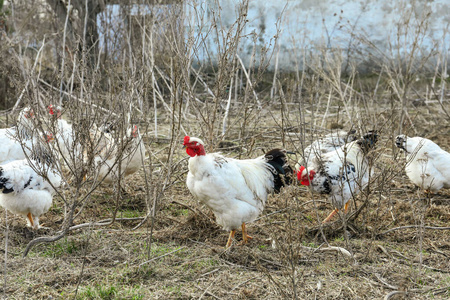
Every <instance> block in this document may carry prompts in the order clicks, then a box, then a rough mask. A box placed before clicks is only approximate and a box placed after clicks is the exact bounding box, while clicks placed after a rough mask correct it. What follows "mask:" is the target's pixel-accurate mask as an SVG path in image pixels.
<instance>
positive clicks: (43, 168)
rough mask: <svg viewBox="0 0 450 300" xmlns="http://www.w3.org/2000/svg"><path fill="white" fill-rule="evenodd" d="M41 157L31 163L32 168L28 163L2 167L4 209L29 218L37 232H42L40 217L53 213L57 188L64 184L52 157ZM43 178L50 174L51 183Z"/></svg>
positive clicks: (1, 202) (0, 201) (0, 200)
mask: <svg viewBox="0 0 450 300" xmlns="http://www.w3.org/2000/svg"><path fill="white" fill-rule="evenodd" d="M40 154H41V157H39V158H38V157H37V156H35V157H34V158H35V159H32V160H30V162H31V163H32V164H31V165H30V162H29V161H28V160H26V159H23V160H15V161H12V162H9V163H6V164H3V165H0V189H1V190H2V193H1V194H0V205H1V206H3V207H4V208H6V209H8V210H9V211H11V212H12V213H14V214H18V215H22V216H24V217H26V218H27V223H28V225H29V226H31V227H32V228H33V229H39V217H40V216H41V215H42V214H44V213H46V212H47V211H48V210H49V209H50V206H51V205H52V199H53V194H54V192H55V190H54V188H58V187H60V186H61V182H62V179H61V176H60V174H59V173H58V171H57V170H56V169H53V168H52V164H51V162H50V161H49V157H48V156H46V155H45V153H40ZM32 166H34V169H33V167H32ZM35 170H38V171H39V172H36V171H35ZM40 174H46V177H47V179H48V181H47V179H44V178H43V177H42V176H41V175H40ZM50 183H51V184H50ZM52 185H53V187H52Z"/></svg>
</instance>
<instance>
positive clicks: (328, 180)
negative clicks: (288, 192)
mask: <svg viewBox="0 0 450 300" xmlns="http://www.w3.org/2000/svg"><path fill="white" fill-rule="evenodd" d="M377 139H378V136H377V134H376V132H373V131H370V132H369V133H367V134H366V135H364V136H363V137H362V138H360V139H358V140H356V141H353V142H350V143H347V144H345V145H344V146H342V147H340V148H338V149H336V150H333V151H331V152H328V153H324V154H322V155H321V157H320V159H318V158H317V157H315V158H314V159H312V160H310V161H309V165H308V166H307V167H305V166H300V168H299V170H298V171H297V178H298V180H299V181H300V183H301V184H302V185H305V186H310V188H311V190H312V191H313V192H317V193H321V194H327V195H328V197H329V200H330V201H331V202H332V204H333V206H334V207H335V210H333V212H332V213H331V214H330V215H329V216H328V217H327V218H326V219H325V220H323V223H326V222H328V221H330V220H331V218H332V217H333V216H334V215H335V214H336V213H337V212H338V211H339V210H340V209H342V207H344V209H345V211H347V209H348V204H349V200H350V199H351V198H352V196H353V195H357V194H358V193H359V192H360V191H361V190H362V189H364V188H365V187H366V186H367V184H368V183H369V178H370V176H371V174H372V170H371V166H370V165H369V161H368V159H367V153H368V152H369V151H370V150H371V149H372V148H374V146H375V144H376V142H377Z"/></svg>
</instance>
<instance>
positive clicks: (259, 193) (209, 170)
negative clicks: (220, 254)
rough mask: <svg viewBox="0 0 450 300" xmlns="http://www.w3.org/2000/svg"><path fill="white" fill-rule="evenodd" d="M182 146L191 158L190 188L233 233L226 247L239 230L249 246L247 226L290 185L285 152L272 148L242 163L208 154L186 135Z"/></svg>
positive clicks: (219, 221)
mask: <svg viewBox="0 0 450 300" xmlns="http://www.w3.org/2000/svg"><path fill="white" fill-rule="evenodd" d="M183 145H184V146H185V147H186V152H187V154H188V155H189V156H190V158H189V173H188V175H187V180H186V184H187V187H188V188H189V191H190V192H191V193H192V194H193V195H194V196H195V197H196V198H197V199H198V200H199V201H200V202H202V203H204V204H206V206H208V207H209V208H210V209H211V210H212V211H213V212H214V215H215V216H216V221H217V223H218V224H219V225H221V226H222V227H223V229H224V230H227V231H230V235H229V238H228V242H227V244H226V248H229V247H230V246H231V244H232V241H233V239H234V235H235V233H236V230H237V229H238V228H239V227H241V228H242V238H243V243H247V241H248V239H251V237H250V236H249V235H248V234H247V231H246V223H249V222H252V221H254V220H255V219H256V218H257V217H258V216H259V215H260V214H261V212H262V211H263V209H264V206H265V204H266V200H267V196H268V195H269V194H270V193H272V192H279V191H280V188H281V187H282V186H283V185H285V184H289V183H290V182H291V177H290V176H291V175H292V174H293V171H292V169H291V168H290V167H289V165H288V164H287V158H286V152H285V151H284V150H281V149H273V150H271V151H269V152H267V153H266V154H265V155H263V156H260V157H258V158H255V159H243V160H239V159H233V158H228V157H225V156H223V155H221V154H220V153H209V154H207V153H206V152H205V148H204V143H203V141H202V140H200V139H199V138H195V137H189V136H186V137H184V143H183Z"/></svg>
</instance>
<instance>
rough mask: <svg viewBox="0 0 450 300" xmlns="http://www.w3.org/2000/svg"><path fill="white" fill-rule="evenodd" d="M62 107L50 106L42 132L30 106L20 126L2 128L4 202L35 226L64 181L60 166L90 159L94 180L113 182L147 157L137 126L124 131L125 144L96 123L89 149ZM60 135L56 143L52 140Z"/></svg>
mask: <svg viewBox="0 0 450 300" xmlns="http://www.w3.org/2000/svg"><path fill="white" fill-rule="evenodd" d="M61 113H62V111H61V107H59V106H58V107H54V106H52V105H50V106H49V107H48V115H47V118H48V119H49V121H50V122H48V124H50V125H49V126H48V128H47V131H45V133H44V135H43V136H42V135H41V134H40V133H39V130H36V126H35V122H36V116H35V113H34V111H33V109H31V108H29V107H26V108H24V109H22V110H21V111H20V113H19V117H18V121H17V126H15V127H11V128H4V129H0V145H1V146H0V190H2V193H1V194H0V205H1V206H3V207H4V208H6V209H7V210H9V211H11V212H12V213H14V214H17V215H22V216H24V217H26V218H27V222H28V225H29V226H31V227H32V228H33V229H39V228H40V227H41V226H40V225H39V216H41V215H42V214H44V213H46V212H47V211H48V210H49V209H50V206H51V204H52V200H53V195H54V194H55V192H56V190H57V189H58V188H60V187H61V186H63V185H64V184H65V183H64V180H63V176H61V172H62V169H61V167H63V168H70V167H72V168H73V167H74V165H73V164H72V165H71V166H69V165H70V164H69V162H77V161H78V162H81V163H87V162H86V161H87V160H90V161H92V162H93V164H92V165H93V166H94V168H92V171H93V172H91V173H92V174H91V175H92V176H91V177H92V178H93V180H96V181H97V182H105V183H109V182H112V181H113V180H114V179H115V178H117V177H118V176H126V175H129V174H132V173H134V172H136V171H138V170H139V169H140V168H141V167H142V164H143V160H144V157H145V147H144V145H143V143H142V142H141V140H142V138H141V136H140V134H139V130H138V128H137V126H133V127H132V128H130V129H129V130H128V132H127V134H126V136H125V137H124V139H123V141H124V142H123V143H122V145H125V147H124V149H119V148H118V144H119V143H117V141H116V140H115V139H114V138H113V136H112V135H111V134H110V133H108V132H106V131H102V130H100V129H97V128H96V127H94V128H91V129H90V130H89V135H90V137H89V138H90V141H91V144H92V145H94V146H92V147H90V148H89V152H90V155H88V154H87V152H88V149H87V147H86V145H82V144H81V143H80V142H79V139H78V138H77V135H76V133H75V132H74V130H73V128H72V125H70V124H68V123H67V122H66V121H65V120H63V119H62V118H61ZM55 140H56V144H53V145H51V143H54V142H55ZM119 153H120V154H121V155H119ZM119 172H120V173H119ZM84 179H86V174H85V176H84Z"/></svg>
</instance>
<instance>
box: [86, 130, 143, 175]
mask: <svg viewBox="0 0 450 300" xmlns="http://www.w3.org/2000/svg"><path fill="white" fill-rule="evenodd" d="M102 134H103V136H102V140H101V144H102V145H103V144H104V145H103V146H102V151H100V152H99V154H98V155H97V156H96V157H95V158H94V161H95V163H96V165H97V166H98V168H99V170H98V177H99V179H100V180H101V179H103V178H104V180H103V182H104V183H111V182H113V180H115V179H117V178H118V176H119V162H118V161H117V160H118V157H117V156H118V155H119V149H118V147H119V144H118V141H114V140H113V138H112V137H111V136H110V135H109V134H108V133H102ZM123 144H124V149H123V153H122V160H121V161H120V164H121V165H120V170H121V174H122V175H123V176H128V175H131V174H133V173H136V172H137V171H138V170H139V169H140V168H141V167H142V164H143V161H144V158H145V145H144V142H143V140H142V136H141V134H140V132H139V129H138V127H137V125H134V126H133V127H132V128H130V129H128V130H127V134H126V135H125V137H124V138H123Z"/></svg>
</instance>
